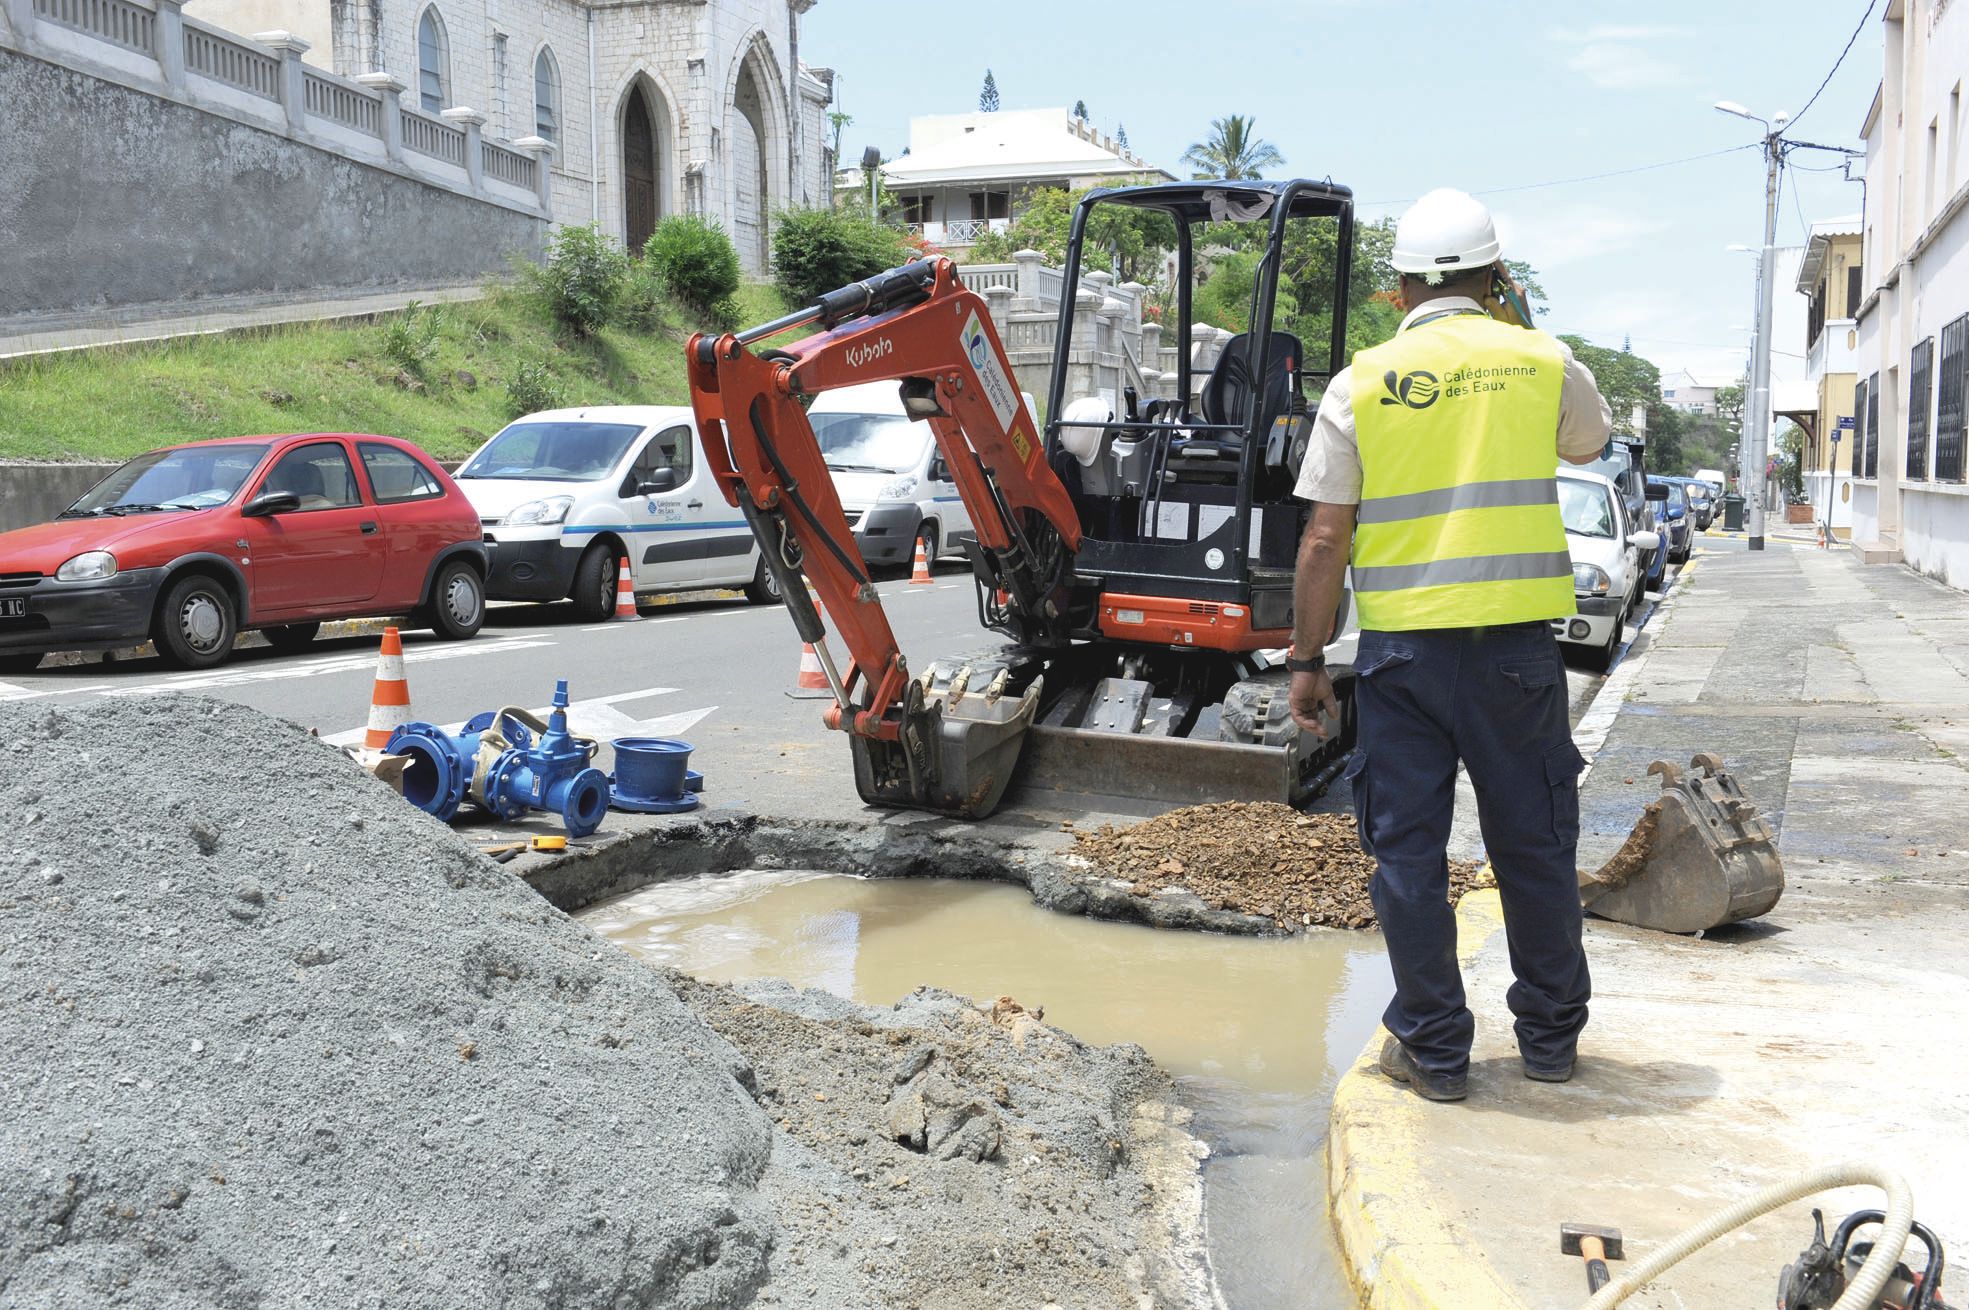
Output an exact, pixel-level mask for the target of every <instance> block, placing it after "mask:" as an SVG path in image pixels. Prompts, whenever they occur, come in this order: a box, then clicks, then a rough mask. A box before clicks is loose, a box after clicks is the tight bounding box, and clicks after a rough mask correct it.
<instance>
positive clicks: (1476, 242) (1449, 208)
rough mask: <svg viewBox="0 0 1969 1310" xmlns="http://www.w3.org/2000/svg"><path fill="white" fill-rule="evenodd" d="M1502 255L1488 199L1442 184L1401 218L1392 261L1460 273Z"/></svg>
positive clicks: (1409, 268)
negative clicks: (1484, 199) (1487, 207)
mask: <svg viewBox="0 0 1969 1310" xmlns="http://www.w3.org/2000/svg"><path fill="white" fill-rule="evenodd" d="M1497 255H1498V246H1497V225H1496V224H1494V223H1492V222H1491V220H1490V210H1488V209H1486V208H1485V207H1484V203H1483V201H1481V200H1479V199H1477V198H1476V197H1475V196H1473V195H1471V194H1470V193H1469V192H1467V191H1456V190H1452V189H1451V188H1449V187H1439V188H1437V189H1436V190H1434V191H1431V192H1430V193H1429V194H1428V195H1426V196H1423V197H1422V198H1421V199H1420V200H1418V201H1416V202H1415V203H1414V204H1412V205H1410V206H1409V207H1408V212H1407V213H1405V214H1403V215H1402V216H1401V219H1400V221H1399V222H1397V223H1396V224H1395V249H1394V251H1393V253H1392V254H1390V255H1389V257H1388V262H1389V263H1391V264H1393V265H1394V266H1395V271H1396V272H1398V273H1454V272H1456V271H1457V270H1458V269H1465V268H1483V267H1484V266H1485V265H1487V264H1492V263H1495V262H1496V260H1497Z"/></svg>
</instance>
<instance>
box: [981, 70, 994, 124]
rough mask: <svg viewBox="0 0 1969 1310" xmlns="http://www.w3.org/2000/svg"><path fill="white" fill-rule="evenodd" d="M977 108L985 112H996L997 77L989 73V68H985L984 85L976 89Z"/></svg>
mask: <svg viewBox="0 0 1969 1310" xmlns="http://www.w3.org/2000/svg"><path fill="white" fill-rule="evenodd" d="M978 108H979V109H982V110H983V111H984V112H985V113H987V114H995V113H997V112H998V79H997V78H995V77H993V76H992V75H991V70H990V69H989V68H987V69H985V80H984V86H982V87H980V88H979V90H978Z"/></svg>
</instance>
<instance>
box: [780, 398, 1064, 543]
mask: <svg viewBox="0 0 1969 1310" xmlns="http://www.w3.org/2000/svg"><path fill="white" fill-rule="evenodd" d="M1026 405H1027V407H1028V409H1030V407H1031V405H1032V397H1030V396H1027V397H1026ZM1035 412H1036V411H1035ZM807 421H808V422H810V423H812V424H813V428H814V436H815V437H816V438H817V439H818V440H819V442H820V450H821V454H822V456H824V457H825V458H826V460H827V467H828V469H829V471H831V472H832V473H833V475H834V490H835V492H836V494H838V495H839V496H840V497H841V508H842V510H843V511H844V512H845V513H846V515H847V518H848V522H849V523H850V524H851V525H852V526H853V527H854V530H855V543H856V544H857V545H858V546H860V547H861V557H862V559H863V561H865V562H866V563H868V564H871V565H875V564H908V563H909V562H910V561H911V560H912V559H914V558H915V547H916V543H917V542H918V541H921V542H922V543H923V557H924V558H925V559H930V560H934V559H936V558H937V557H938V556H939V555H949V554H956V553H958V552H959V550H960V548H961V547H962V545H963V543H964V541H965V539H966V538H968V537H970V536H972V535H973V533H972V527H971V514H970V511H969V510H967V509H965V507H964V501H963V498H962V497H960V496H959V495H958V494H957V484H956V483H955V482H953V481H951V477H950V468H949V466H948V465H946V464H945V463H944V459H943V455H942V453H941V452H940V451H939V450H938V449H937V442H936V437H935V435H934V434H933V433H932V432H931V431H930V425H929V424H928V423H922V422H917V421H915V420H912V419H911V418H909V417H908V415H906V414H905V413H904V412H903V407H902V392H901V388H899V387H898V386H897V385H896V384H895V383H894V382H864V383H862V384H861V385H859V386H853V387H840V388H837V389H835V390H833V391H825V392H822V393H821V394H820V395H819V396H817V397H816V398H815V399H814V403H813V407H812V408H810V409H809V410H808V411H807Z"/></svg>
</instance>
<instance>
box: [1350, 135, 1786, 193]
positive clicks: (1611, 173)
mask: <svg viewBox="0 0 1969 1310" xmlns="http://www.w3.org/2000/svg"><path fill="white" fill-rule="evenodd" d="M1761 145H1762V142H1757V141H1751V142H1746V143H1745V144H1743V145H1740V146H1725V147H1723V148H1722V149H1721V150H1708V151H1704V152H1703V153H1702V154H1699V155H1684V156H1682V158H1680V159H1663V160H1660V161H1658V162H1656V163H1653V164H1636V165H1634V167H1632V168H1614V169H1609V170H1607V171H1606V172H1604V173H1582V174H1580V175H1579V176H1578V177H1555V178H1553V179H1552V180H1550V181H1549V182H1522V183H1519V184H1518V185H1517V186H1498V187H1489V188H1486V189H1485V190H1482V191H1473V192H1471V194H1472V195H1478V196H1502V195H1508V194H1510V193H1511V192H1514V191H1538V190H1542V189H1543V188H1545V187H1554V186H1571V185H1573V184H1574V183H1577V182H1598V181H1600V180H1602V179H1604V178H1609V177H1626V176H1627V175H1628V174H1630V173H1650V172H1653V171H1654V170H1655V169H1657V168H1675V167H1677V166H1678V165H1681V164H1693V163H1696V162H1697V161H1699V160H1703V159H1715V158H1716V157H1717V156H1719V155H1733V154H1735V153H1737V152H1738V151H1739V150H1756V149H1758V148H1759V146H1761ZM1413 201H1414V197H1412V196H1411V197H1410V198H1409V199H1407V200H1363V201H1361V202H1360V203H1361V204H1362V206H1363V207H1379V206H1382V205H1406V204H1411V203H1413Z"/></svg>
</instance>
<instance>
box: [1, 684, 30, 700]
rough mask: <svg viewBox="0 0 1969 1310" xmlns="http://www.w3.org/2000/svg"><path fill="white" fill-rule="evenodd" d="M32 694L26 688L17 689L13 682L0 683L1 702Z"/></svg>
mask: <svg viewBox="0 0 1969 1310" xmlns="http://www.w3.org/2000/svg"><path fill="white" fill-rule="evenodd" d="M31 694H32V693H31V692H29V691H28V689H27V688H26V687H16V686H15V685H14V684H13V683H11V682H0V700H12V699H13V698H14V697H16V696H25V695H31Z"/></svg>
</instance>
